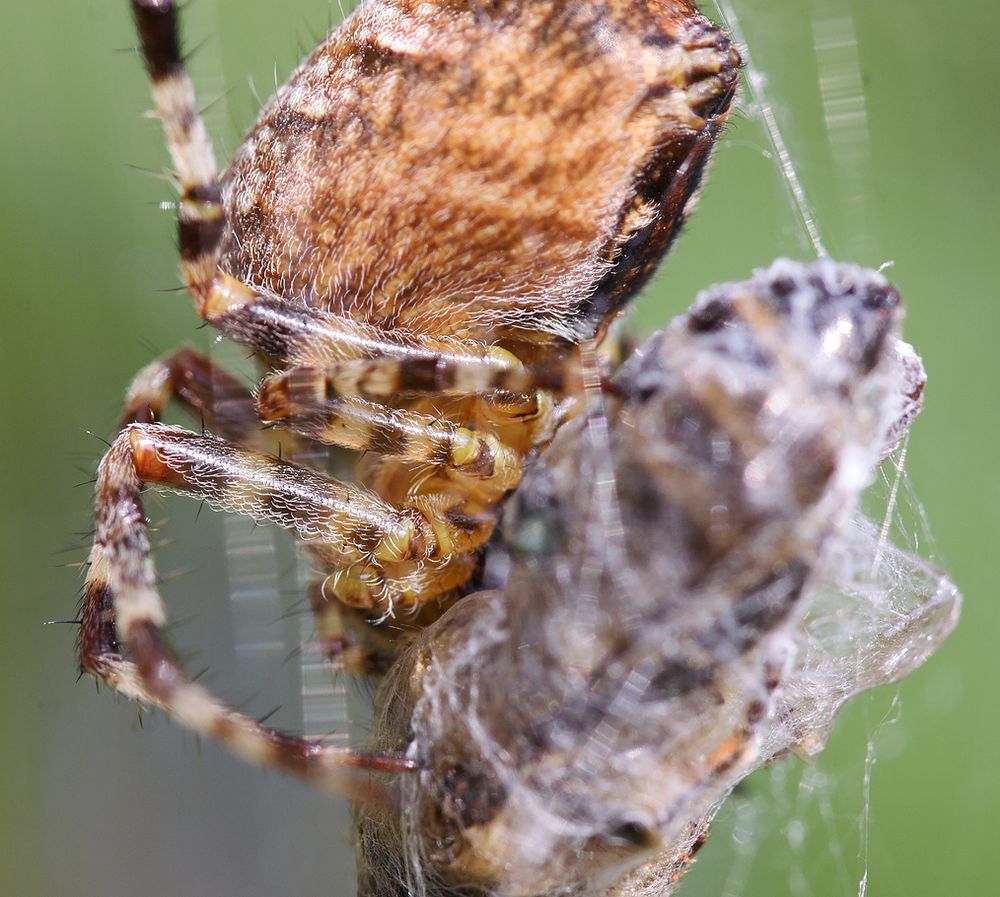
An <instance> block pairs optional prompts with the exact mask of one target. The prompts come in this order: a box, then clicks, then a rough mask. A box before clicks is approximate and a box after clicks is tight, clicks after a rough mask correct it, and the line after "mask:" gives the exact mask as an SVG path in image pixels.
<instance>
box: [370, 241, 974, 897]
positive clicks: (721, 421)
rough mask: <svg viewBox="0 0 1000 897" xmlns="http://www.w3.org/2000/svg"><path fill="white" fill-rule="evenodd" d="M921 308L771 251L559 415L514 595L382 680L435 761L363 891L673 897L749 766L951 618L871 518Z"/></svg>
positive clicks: (384, 843) (380, 832)
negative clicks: (562, 422)
mask: <svg viewBox="0 0 1000 897" xmlns="http://www.w3.org/2000/svg"><path fill="white" fill-rule="evenodd" d="M900 317H901V311H900V307H899V302H898V296H897V293H896V291H895V289H894V288H893V287H892V286H890V285H889V284H888V283H887V281H886V280H885V279H884V278H883V277H882V276H881V275H879V274H876V273H874V272H872V271H867V270H864V269H861V268H857V267H854V266H851V265H844V264H835V263H833V262H830V261H825V260H824V261H818V262H814V263H811V264H802V263H796V262H790V261H778V262H775V263H774V264H773V265H772V266H771V267H770V268H769V269H768V270H766V271H759V272H757V273H756V274H755V276H754V277H753V279H751V280H750V281H748V282H746V283H738V284H728V285H725V286H722V287H717V288H715V289H713V290H710V291H708V292H706V293H704V294H703V295H701V296H700V297H699V298H698V299H697V300H696V302H695V304H694V306H693V307H692V309H691V311H690V312H689V313H688V314H687V315H684V316H681V317H679V318H678V319H676V320H675V321H674V322H673V323H672V324H671V325H670V326H669V327H668V328H667V329H666V330H664V331H663V332H661V333H659V334H657V335H655V336H654V337H652V338H651V339H650V340H649V341H648V342H647V343H646V344H645V345H644V346H643V347H642V349H641V350H640V351H639V352H637V353H636V355H635V357H633V358H632V359H631V360H630V361H629V362H628V363H627V364H626V365H625V366H624V368H623V369H622V370H621V371H620V373H619V374H618V376H617V377H616V378H615V380H614V384H613V388H612V390H611V391H610V393H609V394H607V395H605V396H604V397H603V398H601V399H595V400H594V402H593V405H592V407H591V408H590V410H589V411H588V413H586V414H584V415H582V416H581V417H579V418H577V419H576V420H575V421H573V422H572V423H571V424H569V425H567V426H566V427H565V428H563V429H562V430H561V431H560V433H559V434H558V435H557V437H556V439H555V441H554V443H553V444H552V446H551V447H550V448H549V449H548V450H547V451H546V452H545V453H544V455H543V456H542V459H541V461H540V463H539V464H538V465H537V466H536V467H535V468H534V470H532V471H531V473H530V474H529V475H528V476H527V477H526V479H525V481H524V483H523V484H522V485H521V487H520V489H519V490H518V492H517V493H516V494H515V496H514V498H513V499H512V501H511V503H510V504H509V505H508V507H507V511H506V514H505V520H504V534H505V541H506V546H507V552H508V553H509V560H510V569H509V573H507V574H506V583H505V584H504V586H503V588H502V589H499V590H496V591H490V592H482V593H479V594H476V595H473V596H470V597H467V598H465V599H463V600H462V601H461V602H459V603H458V604H457V605H456V606H455V607H454V608H452V609H451V611H449V613H448V614H446V615H445V616H444V617H443V618H442V619H441V620H440V621H438V622H437V623H436V624H435V625H434V626H432V627H431V628H429V629H428V630H426V631H425V632H424V633H423V634H422V636H421V637H420V639H419V640H418V641H417V642H416V643H415V644H414V645H413V646H412V647H411V649H410V650H409V651H408V653H407V654H406V655H405V656H404V657H403V658H402V659H401V661H400V662H399V663H397V665H396V666H395V667H394V668H393V669H392V671H391V672H390V674H389V677H388V679H387V681H386V683H385V685H384V687H383V689H382V691H381V693H380V696H379V710H378V716H377V720H376V728H375V732H374V736H373V743H372V747H373V748H374V749H376V750H378V751H387V752H399V753H403V754H405V755H406V756H407V757H408V758H409V759H410V760H412V761H413V762H414V763H415V764H416V765H417V767H418V771H417V772H416V773H415V774H412V775H411V776H410V777H408V778H406V779H405V780H403V782H402V785H401V809H398V810H397V809H385V808H373V809H369V810H362V812H361V814H360V816H359V819H358V824H359V836H360V837H359V845H360V853H361V864H362V872H361V893H364V894H369V895H387V894H397V893H414V894H423V893H427V894H438V893H453V892H454V890H455V889H456V888H457V889H458V891H459V892H460V893H464V892H466V891H467V892H469V893H478V892H485V893H490V894H496V895H504V897H529V895H539V897H541V895H554V894H564V893H565V894H595V895H597V894H609V895H610V894H614V895H622V897H625V895H628V897H634V895H640V894H650V895H652V894H663V893H665V892H668V891H669V890H670V888H671V883H672V882H674V881H676V879H677V878H678V877H679V875H680V873H681V872H682V871H683V869H684V867H685V865H686V864H687V863H688V862H689V859H690V856H691V854H692V851H693V850H694V848H695V847H696V846H697V844H698V843H700V841H701V840H702V839H703V838H704V837H705V835H706V834H707V827H708V822H709V820H710V818H711V816H712V814H713V812H714V811H715V809H716V808H717V806H718V805H719V803H720V801H721V800H722V799H723V798H724V797H725V796H726V795H727V794H728V793H729V791H730V790H731V789H732V788H733V786H734V785H735V784H736V783H737V782H738V781H739V780H740V779H742V778H743V777H744V776H746V775H747V774H748V773H749V772H750V771H751V770H753V769H755V768H757V767H759V766H760V765H762V764H763V763H766V762H768V761H769V760H771V759H773V758H774V757H777V756H779V755H781V754H783V753H785V752H787V751H789V750H799V751H805V752H814V751H817V750H819V748H820V747H821V746H822V744H823V742H824V740H825V737H826V734H827V732H828V730H829V727H830V724H831V722H832V719H833V716H834V714H835V712H836V710H837V708H838V707H839V706H840V705H841V704H842V703H843V701H844V700H846V699H847V698H849V697H850V696H852V695H853V694H855V693H857V692H858V691H861V690H863V689H866V688H870V687H873V686H875V685H878V684H883V683H886V682H891V681H895V680H897V679H898V678H900V677H901V676H903V675H905V674H906V673H908V672H909V671H911V670H912V669H914V668H915V667H916V666H917V665H919V664H920V663H921V662H922V661H923V660H924V659H925V658H926V657H927V656H928V655H929V653H930V652H931V651H932V650H933V649H934V647H936V646H937V645H938V644H939V643H940V642H941V640H942V639H944V638H945V637H946V636H947V634H948V633H949V632H950V631H951V629H952V627H953V625H954V623H955V620H956V617H957V612H958V607H959V601H960V599H959V595H958V593H957V592H956V590H955V589H954V587H953V585H952V584H951V583H950V581H949V580H947V579H946V578H945V577H944V576H943V575H941V574H940V573H938V572H937V571H934V570H933V569H931V568H930V567H928V566H927V565H925V564H924V562H923V561H921V560H919V559H918V558H915V557H911V556H908V555H905V554H903V553H902V552H898V551H897V550H896V549H893V548H891V547H885V546H880V545H879V544H878V540H877V539H876V537H875V531H874V529H873V527H872V525H871V524H870V523H869V522H868V521H867V520H865V519H864V518H863V517H861V516H860V515H859V511H858V499H859V496H860V494H861V492H862V490H863V489H864V488H865V487H866V486H867V485H868V484H869V482H870V481H871V480H872V477H873V474H874V472H875V470H876V468H877V467H878V465H879V463H880V462H881V461H882V460H883V459H884V458H885V457H886V456H887V455H888V454H889V453H890V452H891V451H892V449H893V448H894V446H895V445H896V444H897V443H898V441H899V440H900V439H901V438H902V436H903V435H904V434H905V432H906V430H907V427H908V425H909V423H910V421H911V420H912V418H913V417H914V415H915V414H916V413H917V411H918V410H919V407H920V403H921V394H922V390H923V385H924V374H923V368H922V366H921V363H920V361H919V359H918V358H917V356H916V355H915V353H914V352H913V350H912V349H911V348H910V347H909V346H908V345H907V344H906V343H904V342H902V341H901V340H900V339H899V337H898V332H897V331H898V325H899V321H900ZM492 560H493V562H494V564H499V565H501V566H502V561H503V552H500V551H499V550H498V556H496V557H494V558H493V559H492Z"/></svg>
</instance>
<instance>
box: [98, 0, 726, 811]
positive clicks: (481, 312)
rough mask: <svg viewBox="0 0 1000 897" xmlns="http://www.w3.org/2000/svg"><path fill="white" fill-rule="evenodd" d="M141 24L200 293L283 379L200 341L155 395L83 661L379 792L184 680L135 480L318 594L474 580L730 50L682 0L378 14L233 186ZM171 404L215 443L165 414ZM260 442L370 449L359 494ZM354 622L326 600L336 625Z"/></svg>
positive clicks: (671, 188) (139, 420) (700, 151)
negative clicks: (299, 573)
mask: <svg viewBox="0 0 1000 897" xmlns="http://www.w3.org/2000/svg"><path fill="white" fill-rule="evenodd" d="M132 10H133V13H134V15H135V20H136V24H137V28H138V32H139V37H140V45H141V52H142V56H143V59H144V61H145V65H146V69H147V71H148V73H149V76H150V79H151V82H152V90H153V97H154V101H155V106H156V112H157V114H158V116H159V118H160V119H161V121H162V124H163V129H164V132H165V136H166V142H167V146H168V148H169V151H170V156H171V160H172V163H173V168H174V172H175V176H176V179H177V182H178V186H179V189H180V203H179V206H178V216H177V217H178V236H179V249H180V261H181V272H182V276H183V279H184V282H185V284H186V286H187V288H188V291H189V292H190V294H191V296H192V298H193V300H194V304H195V309H196V311H197V312H198V314H199V315H200V316H201V318H202V320H204V321H205V322H206V323H208V324H209V325H211V326H213V327H214V328H216V329H217V330H218V331H219V332H220V333H221V334H224V335H226V336H228V337H230V338H232V339H233V340H235V341H236V342H238V343H240V344H241V345H243V346H245V347H246V348H248V349H250V350H251V351H252V352H254V353H255V354H256V355H257V356H258V357H259V358H260V359H262V360H263V361H264V363H265V364H266V366H267V368H268V371H269V372H268V374H267V376H266V377H265V378H264V380H263V382H262V383H261V385H260V388H259V390H258V392H257V395H256V397H252V396H251V395H250V394H248V393H245V392H243V391H241V389H240V387H239V386H238V384H237V383H236V382H235V381H234V380H233V379H232V378H231V377H229V376H227V375H226V374H224V373H223V372H220V371H217V370H215V369H214V368H213V366H212V365H211V363H210V362H209V361H208V360H207V359H205V358H203V357H202V356H200V355H198V354H197V353H194V352H192V351H191V350H189V349H185V350H181V351H180V352H178V353H174V354H172V355H170V356H168V357H166V358H164V359H161V360H160V361H157V362H155V363H154V364H152V365H151V366H149V367H148V368H146V369H145V370H144V371H142V372H141V373H140V374H139V375H138V376H137V378H136V379H135V381H134V383H133V385H132V387H131V388H130V390H129V392H128V396H127V400H126V404H125V409H124V412H123V417H122V424H123V428H122V429H121V431H120V433H119V435H118V436H117V438H116V439H115V441H114V443H113V444H112V446H111V447H110V449H109V450H108V452H107V453H106V455H105V456H104V458H103V460H102V461H101V463H100V466H99V470H98V477H97V486H96V510H95V518H96V533H95V539H94V546H93V549H92V552H91V555H90V561H89V571H88V575H87V579H86V584H85V589H84V598H83V607H82V613H81V620H82V626H81V629H80V636H79V646H78V647H79V656H80V665H81V668H82V670H83V671H84V672H88V673H92V674H94V675H95V676H97V677H98V678H99V679H102V680H104V681H106V682H108V683H110V684H111V685H113V686H114V687H115V688H116V689H118V690H120V691H122V692H123V693H125V694H126V695H128V696H129V697H132V698H134V699H136V700H139V701H142V702H145V703H148V704H152V705H156V706H159V707H162V708H163V709H164V710H166V711H167V712H168V713H169V714H170V715H171V716H173V717H174V718H176V719H178V720H179V721H181V722H182V723H183V724H185V725H186V726H188V727H189V728H190V729H192V730H193V731H195V732H197V733H200V734H205V735H209V736H212V737H214V738H217V739H219V740H220V741H222V742H224V743H225V744H227V745H228V746H229V747H230V748H232V749H233V750H234V751H235V752H237V753H238V754H241V755H242V756H244V757H246V758H248V759H250V760H252V761H255V762H258V763H262V764H267V765H277V766H281V767H285V768H287V769H291V770H294V771H296V772H298V773H300V774H303V775H306V776H309V777H311V778H314V779H318V780H323V781H325V782H327V783H331V784H333V785H335V786H336V787H339V788H341V789H344V790H346V791H348V792H349V793H352V794H361V793H365V791H364V786H363V785H361V784H358V783H357V780H355V779H354V778H353V777H351V776H350V774H349V772H348V771H349V770H350V769H351V768H357V767H363V768H366V769H369V770H381V771H394V770H402V769H406V768H409V767H410V766H411V765H412V764H411V762H410V761H409V760H406V759H403V758H400V757H397V756H392V755H388V754H378V755H372V754H356V753H351V752H348V751H344V750H335V749H332V748H328V747H324V746H322V745H319V744H317V743H314V742H311V741H308V740H306V739H302V738H296V737H292V736H287V735H284V734H282V733H278V732H275V731H273V730H271V729H268V728H267V727H264V726H262V725H260V724H258V723H256V722H254V721H252V720H250V719H248V718H247V717H246V716H244V715H242V714H239V713H237V712H235V711H233V710H231V709H230V708H228V707H226V706H224V705H223V704H221V703H220V702H218V701H217V700H216V699H215V698H213V697H212V696H211V695H210V694H209V693H208V692H207V691H205V690H204V689H203V688H202V687H201V686H199V685H197V684H195V683H194V682H192V681H190V680H189V679H188V678H187V677H186V676H185V674H184V673H183V671H182V670H181V668H180V666H179V665H178V663H177V662H176V661H175V659H174V657H173V656H172V654H171V653H170V651H169V650H168V649H167V647H166V646H165V645H164V642H163V640H162V637H161V631H162V628H163V626H164V623H165V621H166V614H165V611H164V608H163V604H162V601H161V598H160V595H159V593H158V590H157V586H156V576H155V571H154V567H153V563H152V560H151V558H150V545H149V539H148V534H147V529H146V524H145V519H144V515H143V510H142V503H141V499H140V492H141V489H142V488H143V486H147V485H156V486H160V487H164V488H168V489H173V490H178V491H181V492H185V493H188V494H193V495H195V496H197V497H199V498H201V499H204V500H207V501H209V502H210V503H212V504H214V505H216V506H218V507H221V508H223V509H226V510H232V511H238V512H241V513H244V514H248V515H250V516H251V517H253V518H254V519H257V520H262V521H269V522H272V523H276V524H278V525H279V526H282V527H284V528H286V529H288V530H290V531H291V532H292V533H294V534H295V535H297V536H298V537H299V538H300V539H301V540H302V541H303V543H304V544H305V545H306V547H307V548H308V549H309V551H310V553H311V555H312V557H313V560H314V562H315V563H317V564H318V565H319V566H320V567H321V568H322V569H323V570H325V571H327V572H328V573H329V576H328V577H327V579H326V580H325V582H324V589H323V598H324V599H338V600H339V601H340V602H343V603H345V604H349V605H353V606H355V607H359V608H363V609H366V610H369V611H372V612H374V613H375V614H376V615H379V614H382V615H384V614H387V613H391V612H393V611H394V610H399V609H402V608H411V607H416V606H418V605H420V604H421V603H424V602H426V601H427V600H428V599H431V598H434V597H438V596H442V595H445V594H448V593H457V592H459V591H460V590H461V589H462V588H463V587H466V586H467V583H468V582H469V581H470V579H471V578H472V576H473V574H474V572H475V570H476V567H477V563H478V551H479V549H480V548H481V547H482V546H483V545H484V544H485V542H486V540H487V539H488V537H489V536H490V533H491V532H492V530H493V527H494V523H495V518H496V511H497V507H498V504H499V502H500V501H501V499H502V498H503V497H504V496H505V495H506V494H507V493H508V492H510V491H511V490H512V489H513V488H514V487H515V486H516V485H517V484H518V482H519V480H520V477H521V471H522V467H523V465H524V462H525V461H526V459H528V457H529V456H530V455H532V453H533V452H534V451H535V450H537V449H538V448H540V447H541V446H543V445H544V444H545V443H547V442H548V441H549V440H550V439H551V437H552V434H553V433H554V431H555V429H556V428H557V426H558V425H559V424H560V423H561V421H562V420H564V419H565V418H567V417H568V416H570V415H571V414H572V413H573V411H574V409H575V405H574V403H573V402H572V398H573V396H574V395H575V394H577V393H578V392H579V391H580V388H581V383H582V380H583V376H582V375H581V373H580V370H579V367H580V365H579V364H578V363H577V361H576V358H577V356H576V354H575V347H577V346H578V345H580V344H581V343H593V342H594V341H597V340H600V339H601V338H602V337H603V336H604V334H605V333H606V331H607V328H608V326H609V324H610V322H611V321H612V320H613V319H614V318H615V317H616V316H617V315H618V313H619V312H620V311H621V310H622V308H623V307H624V305H625V304H626V303H627V301H628V300H629V298H630V297H631V296H633V295H634V294H635V293H636V291H637V290H638V289H639V288H640V287H641V286H642V284H643V283H644V282H645V281H646V280H647V279H648V277H649V276H650V274H651V273H652V271H653V269H654V268H655V266H656V263H657V262H658V260H659V259H660V258H661V257H662V255H663V254H664V253H665V252H666V250H667V249H668V247H669V245H670V243H671V241H672V240H673V238H674V237H675V236H676V233H677V231H678V229H679V227H680V225H681V223H682V221H683V218H684V215H685V214H686V212H687V211H688V209H689V208H690V205H691V202H692V199H693V198H694V196H695V193H696V189H697V186H698V183H699V179H700V177H701V174H702V171H703V168H704V166H705V163H706V161H707V159H708V156H709V153H710V151H711V148H712V146H713V144H714V142H715V140H716V137H717V135H718V133H719V130H720V128H721V126H722V124H723V123H724V121H725V119H726V116H727V114H728V110H729V108H730V103H731V100H732V97H733V93H734V90H735V85H736V79H737V72H738V68H739V65H740V57H739V54H738V53H737V51H736V50H735V49H734V48H733V46H732V45H731V43H730V42H729V41H728V39H727V38H726V37H725V35H723V34H722V33H721V32H720V31H719V30H718V29H717V28H715V27H714V26H712V25H711V23H709V22H708V21H707V20H706V19H704V18H703V17H702V16H700V15H699V14H698V13H697V11H696V9H695V8H694V6H693V4H691V3H690V2H688V0H647V2H641V3H636V2H634V0H612V2H610V3H604V4H593V3H589V2H568V0H533V2H528V0H499V2H495V3H483V2H471V0H470V2H465V0H435V2H431V3H428V2H422V0H421V2H418V0H369V2H367V3H365V4H363V5H362V6H361V7H360V8H359V9H358V10H357V11H356V12H355V13H354V14H353V15H352V16H351V17H350V18H349V19H348V20H347V21H346V22H345V23H344V24H343V25H342V26H341V27H340V28H339V29H337V30H336V31H334V32H333V33H332V34H331V35H330V36H329V37H328V38H327V39H326V40H325V41H324V42H323V43H321V44H320V46H319V47H318V48H317V49H316V50H315V51H314V52H313V54H312V55H311V56H310V57H309V58H308V59H307V60H306V61H305V62H304V63H303V65H302V66H301V67H300V68H299V69H298V70H297V71H296V72H295V73H294V74H293V75H292V77H291V79H290V80H289V81H288V83H287V84H286V85H285V86H284V87H282V88H281V89H280V90H279V91H278V93H277V95H276V97H275V98H274V99H273V100H272V101H271V103H270V104H269V105H268V106H267V107H266V108H265V109H264V111H263V113H262V115H261V117H260V119H259V120H258V123H257V124H256V125H255V126H254V127H253V129H252V130H251V131H250V134H249V135H248V137H247V138H246V140H245V141H244V143H243V144H242V145H241V147H240V148H239V149H238V151H237V152H236V155H235V157H234V159H233V161H232V162H231V163H230V165H229V166H228V168H227V169H226V170H225V172H224V173H223V174H222V175H221V176H219V175H218V174H217V171H216V166H215V161H214V157H213V153H212V148H211V144H210V141H209V138H208V136H207V133H206V129H205V127H204V124H203V123H202V121H201V118H200V117H199V115H198V113H197V111H196V106H195V102H194V94H193V89H192V86H191V83H190V81H189V79H188V77H187V75H186V74H185V72H184V68H183V64H182V58H181V53H180V41H179V37H178V29H177V11H176V9H175V6H174V4H173V2H171V0H132ZM584 373H586V372H584ZM587 376H589V375H587ZM220 390H221V392H222V393H224V394H225V396H226V398H227V400H228V401H227V402H226V403H225V405H224V407H225V411H224V413H222V412H220V413H213V408H214V407H215V405H214V403H213V398H212V397H213V395H215V394H218V392H219V391H220ZM173 398H177V399H179V400H180V402H181V403H182V404H184V405H186V406H187V407H188V408H189V409H191V410H193V411H195V412H200V413H202V414H203V415H204V417H205V420H206V423H207V424H208V426H209V427H210V429H212V430H213V431H214V432H215V433H217V434H218V436H208V435H198V434H195V433H191V432H188V431H186V430H182V429H179V428H176V427H168V426H164V425H162V424H160V423H158V420H159V417H160V414H161V413H162V411H163V409H164V407H165V405H166V404H167V403H168V401H169V400H171V399H173ZM258 422H265V423H267V424H269V425H271V426H277V427H283V428H286V429H287V430H289V431H291V432H292V433H294V434H297V435H299V436H302V437H304V438H307V439H312V440H317V441H319V442H323V443H330V444H335V445H339V446H344V447H347V448H352V449H358V450H365V451H368V452H370V453H371V454H370V455H369V457H368V459H367V460H366V461H365V463H364V465H363V467H362V468H361V480H362V483H361V484H360V485H356V484H351V483H342V482H338V481H336V480H333V479H330V478H329V477H326V476H324V475H322V474H321V473H318V472H316V471H314V470H311V469H307V468H305V467H301V466H298V465H295V464H292V463H289V462H287V461H283V460H280V459H278V458H275V457H272V456H269V455H267V454H264V453H261V452H259V451H256V450H254V449H253V448H251V447H249V446H250V444H251V443H252V442H253V439H254V433H255V431H256V427H255V425H256V424H257V423H258ZM220 437H221V438H220ZM335 607H336V602H334V601H325V600H324V601H322V602H318V603H317V609H318V611H319V612H320V614H321V619H320V620H319V622H318V626H319V628H320V629H321V630H322V629H324V628H329V627H330V625H331V624H329V623H328V622H327V621H326V619H325V617H326V615H327V614H329V613H334V612H335V610H334V608H335ZM358 789H361V790H358Z"/></svg>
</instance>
